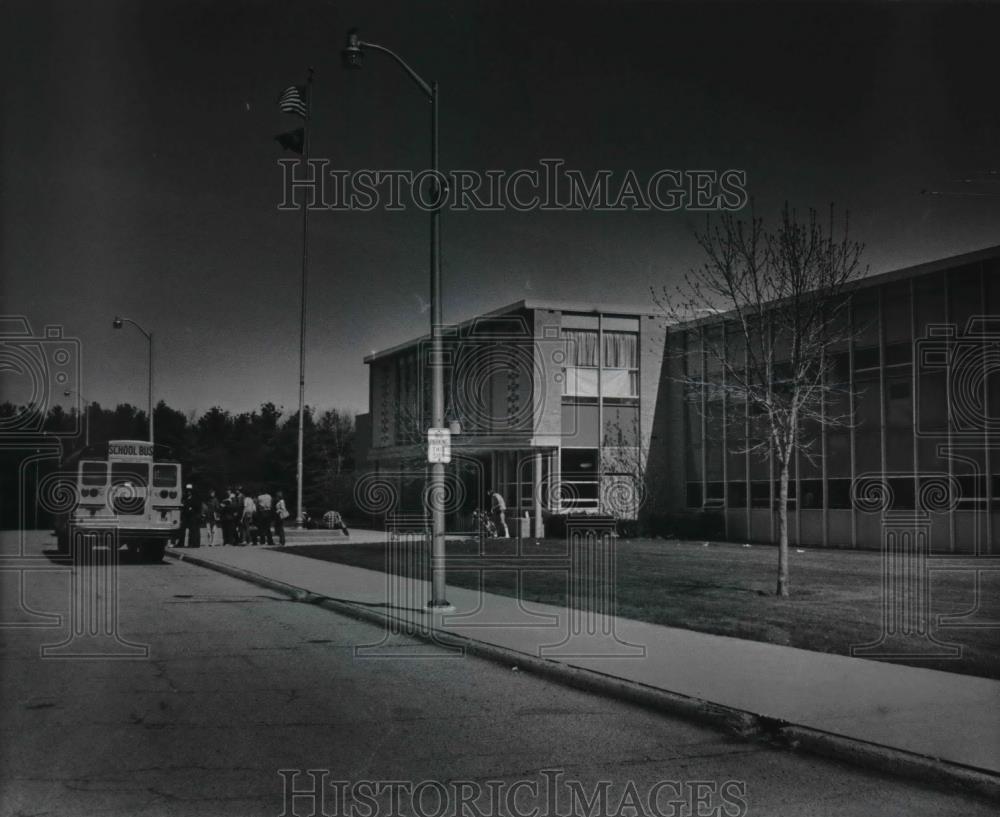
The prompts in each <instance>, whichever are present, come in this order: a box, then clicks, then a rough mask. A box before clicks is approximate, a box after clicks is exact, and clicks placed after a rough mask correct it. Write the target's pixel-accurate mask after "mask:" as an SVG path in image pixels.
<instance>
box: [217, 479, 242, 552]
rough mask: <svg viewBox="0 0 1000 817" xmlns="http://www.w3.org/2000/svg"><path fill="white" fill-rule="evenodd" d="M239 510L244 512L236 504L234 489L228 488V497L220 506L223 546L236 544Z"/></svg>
mask: <svg viewBox="0 0 1000 817" xmlns="http://www.w3.org/2000/svg"><path fill="white" fill-rule="evenodd" d="M238 510H242V508H238V506H237V504H236V494H235V493H233V489H232V488H227V489H226V496H225V498H224V499H223V500H222V502H221V504H220V506H219V516H220V524H221V527H222V544H224V545H235V544H236V518H237V516H238Z"/></svg>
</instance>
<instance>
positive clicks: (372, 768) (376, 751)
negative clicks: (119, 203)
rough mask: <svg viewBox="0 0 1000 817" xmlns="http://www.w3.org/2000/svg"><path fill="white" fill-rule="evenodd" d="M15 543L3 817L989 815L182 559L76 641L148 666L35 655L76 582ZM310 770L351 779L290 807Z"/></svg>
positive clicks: (83, 581) (9, 548)
mask: <svg viewBox="0 0 1000 817" xmlns="http://www.w3.org/2000/svg"><path fill="white" fill-rule="evenodd" d="M16 536H17V535H16V534H12V533H5V534H2V536H0V545H2V547H0V553H2V555H3V557H4V559H5V561H4V563H3V564H2V565H0V567H2V568H3V570H2V572H0V580H2V584H0V592H2V600H3V606H2V613H3V624H4V625H5V627H4V629H2V630H0V660H2V664H0V695H2V698H0V730H2V738H0V741H2V743H0V817H7V816H8V815H21V817H28V815H32V816H33V817H34V816H36V815H87V817H89V816H90V815H130V816H131V815H199V817H203V816H204V815H211V816H212V817H216V816H218V817H221V816H222V815H234V816H235V815H239V816H240V817H249V816H250V815H273V816H274V817H278V815H282V814H286V815H287V814H292V813H295V814H299V815H306V814H326V815H338V817H390V815H393V817H395V814H396V813H400V814H418V815H427V817H452V816H453V815H459V814H466V815H469V817H494V815H500V814H512V813H513V812H514V810H516V811H517V812H519V814H520V817H555V815H557V814H558V815H568V814H571V813H575V814H585V813H586V812H587V808H586V802H585V801H587V800H590V799H591V798H592V797H593V795H594V794H595V793H596V794H598V795H599V794H600V793H601V792H602V791H603V792H604V796H605V797H604V801H603V803H602V802H601V801H600V800H599V799H598V800H597V801H595V803H594V808H595V811H594V812H593V813H594V814H596V813H598V812H600V813H602V814H607V815H619V816H620V817H632V816H633V815H635V816H636V817H668V815H684V816H685V817H687V815H692V814H695V815H731V816H735V815H742V814H752V815H767V816H768V817H779V815H788V816H789V817H802V815H836V816H837V817H848V816H849V815H907V816H908V817H909V816H910V815H913V816H916V815H935V817H939V816H940V815H951V814H954V815H977V814H983V815H986V814H993V813H995V811H994V807H993V806H991V804H989V803H987V802H985V801H981V800H978V799H975V798H971V797H964V796H962V795H960V794H957V793H952V792H945V791H938V790H935V789H930V788H926V787H923V786H921V785H920V784H918V783H909V782H905V781H900V780H897V779H885V778H883V777H881V776H879V775H876V774H869V773H866V772H864V771H860V770H857V769H854V768H850V767H846V766H842V765H840V764H837V763H834V762H830V761H826V760H823V759H819V758H814V757H810V756H806V755H800V754H796V753H794V752H790V751H787V750H783V749H778V748H775V747H772V746H769V745H767V744H766V743H762V742H744V741H740V740H738V739H736V738H732V737H729V736H726V735H724V734H721V733H719V732H715V731H713V730H711V729H707V728H703V727H701V726H699V725H696V724H691V723H688V722H685V721H682V720H678V719H674V718H669V717H664V716H662V715H660V714H656V713H652V712H649V711H646V710H643V709H640V708H638V707H634V706H631V705H628V704H623V703H619V702H616V701H613V700H608V699H605V698H602V697H599V696H596V695H592V694H588V693H584V692H579V691H576V690H572V689H567V688H565V687H562V686H559V685H557V684H554V683H551V682H548V681H545V680H542V679H539V678H535V677H532V676H531V675H529V674H527V673H525V672H520V671H515V670H514V669H513V668H511V667H503V666H499V665H497V664H493V663H490V662H487V661H484V660H481V659H476V658H471V657H458V658H455V657H444V656H441V655H436V656H435V655H429V654H428V653H427V648H426V647H425V646H423V645H421V644H420V643H419V642H415V641H408V640H407V639H405V638H401V637H395V638H393V639H391V640H390V646H393V647H399V646H404V647H405V646H407V645H410V646H411V647H412V648H413V651H415V652H417V653H420V654H419V655H417V656H414V657H408V658H402V657H398V656H396V657H387V656H394V655H395V652H396V651H395V650H393V649H389V650H383V651H382V652H380V653H379V654H380V655H381V657H363V658H362V657H358V656H357V655H356V653H355V647H357V646H359V645H365V644H377V643H379V642H380V641H382V640H383V638H384V637H385V633H384V632H383V631H381V630H380V629H379V628H378V627H376V626H373V625H371V624H366V623H361V622H358V621H354V620H352V619H349V618H345V617H341V616H339V615H336V614H334V613H331V612H329V611H326V610H323V609H320V608H316V607H313V606H309V605H307V604H302V603H297V602H294V601H290V600H288V599H286V598H284V597H281V596H279V595H277V594H274V593H271V592H269V591H266V590H262V589H260V588H259V587H257V586H255V585H252V584H248V583H244V582H242V581H239V580H236V579H233V578H230V577H227V576H223V575H221V574H218V573H215V572H212V571H209V570H206V569H203V568H199V567H196V566H193V565H190V564H182V563H177V562H170V561H168V562H166V563H165V564H161V565H146V564H131V563H124V564H121V565H120V567H119V568H118V574H117V575H118V582H117V585H118V588H119V590H118V594H117V595H118V610H119V615H118V622H117V630H116V632H117V634H118V636H119V639H120V640H119V641H117V642H116V641H114V639H104V640H103V641H102V642H94V641H93V640H83V639H79V638H78V639H75V642H74V640H70V641H69V644H70V645H72V644H74V643H76V645H77V646H78V647H79V648H80V649H82V650H84V651H86V650H91V651H93V650H94V648H95V647H96V646H97V645H98V644H103V646H104V647H107V645H109V644H117V645H118V646H117V647H114V649H112V650H110V651H111V652H113V651H114V650H115V649H117V650H118V651H124V650H127V649H133V648H131V647H128V646H127V644H133V645H141V646H143V647H145V648H148V653H149V654H148V657H145V658H139V659H108V658H42V657H41V656H40V647H41V646H42V645H46V644H48V645H52V644H59V643H60V642H65V641H67V637H68V636H69V635H70V634H71V633H72V626H73V622H74V619H73V618H72V617H71V616H67V613H68V612H69V610H70V606H71V605H70V601H71V595H70V594H71V588H72V587H73V586H74V585H73V583H72V582H71V577H70V571H69V568H68V567H67V566H65V565H61V564H60V563H59V562H57V561H53V560H52V558H49V557H47V556H46V555H45V554H44V553H43V550H44V549H45V548H48V547H49V542H50V540H49V539H48V538H47V537H46V536H45V535H38V534H32V535H30V536H29V537H27V539H26V542H27V546H26V548H25V558H20V557H15V553H16V550H17V546H16ZM289 558H296V557H293V556H289ZM18 565H22V566H24V565H26V566H29V567H31V568H32V570H31V572H28V573H20V572H18V571H17V570H14V569H13V568H14V567H16V566H18ZM102 575H104V570H103V568H100V567H87V568H83V569H81V572H80V573H79V574H77V579H78V581H77V585H76V586H77V587H80V588H83V589H84V591H85V593H84V597H85V598H90V595H89V594H91V593H92V592H94V591H95V590H96V592H99V594H100V597H101V600H102V603H106V602H107V601H108V600H109V599H111V598H112V597H113V594H112V593H110V592H109V590H108V588H106V587H100V586H99V585H90V584H88V582H89V580H92V579H97V578H99V577H100V576H102ZM22 577H23V581H24V597H25V598H26V600H27V603H28V606H29V607H30V608H31V609H32V610H34V611H37V612H50V613H60V614H62V615H63V616H64V617H65V618H64V624H63V626H62V627H35V628H29V627H25V626H20V624H19V622H24V621H25V620H28V619H33V620H36V621H37V620H38V617H37V616H35V615H32V614H30V613H29V612H26V611H25V610H24V609H23V608H21V607H19V605H18V599H19V596H20V595H21V593H20V591H19V589H18V582H19V581H20V580H21V579H22ZM102 616H103V608H102V612H101V613H100V614H99V615H98V618H97V619H96V620H98V621H102V622H104V621H111V620H112V619H111V618H110V617H102ZM80 620H81V619H79V618H77V619H76V621H77V623H79V621H80ZM123 642H124V643H125V645H124V646H123ZM62 649H63V650H64V651H65V650H67V649H71V648H70V647H66V646H64V647H63V648H62ZM307 769H312V770H320V771H318V772H316V773H315V774H314V775H313V776H312V777H310V776H309V775H307V774H304V773H303V774H301V775H299V776H298V777H297V778H295V779H294V781H293V780H292V772H291V770H303V771H304V770H307ZM281 770H285V772H284V774H282V772H281ZM544 770H549V771H544ZM324 774H326V777H325V778H324V777H323V775H324ZM316 780H319V781H321V782H323V781H325V782H326V783H327V784H329V783H330V782H331V781H335V780H338V781H348V783H346V784H344V785H341V784H338V785H337V786H332V785H327V786H326V787H325V788H324V789H323V791H324V792H325V795H324V799H323V800H322V801H321V800H320V799H319V797H312V796H304V797H298V798H296V799H295V800H290V799H289V798H288V792H289V790H290V788H291V786H292V785H293V784H294V786H295V787H296V788H298V789H300V790H302V789H307V790H308V789H310V788H311V787H312V785H313V782H314V781H316ZM379 781H399V782H398V783H396V784H395V785H392V786H390V785H389V784H388V783H387V782H383V783H381V784H380V783H379ZM435 781H437V782H435ZM519 781H520V782H519ZM602 781H604V782H602ZM380 785H381V788H379V787H380ZM321 788H322V787H321ZM463 797H464V798H465V804H464V806H463V805H462V803H461V802H460V801H461V799H462V798H463ZM393 800H395V802H393ZM623 801H624V802H623ZM994 805H995V804H994ZM623 806H624V807H623ZM633 806H637V808H633ZM293 809H294V811H293Z"/></svg>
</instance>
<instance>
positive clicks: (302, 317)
mask: <svg viewBox="0 0 1000 817" xmlns="http://www.w3.org/2000/svg"><path fill="white" fill-rule="evenodd" d="M312 81H313V69H312V68H310V69H309V77H308V79H307V80H306V98H305V108H306V116H305V124H304V125H303V127H302V162H301V165H302V169H303V170H304V171H305V173H304V174H303V175H302V178H303V179H305V178H307V176H308V173H309V120H310V119H312ZM308 213H309V202H308V200H307V199H305V198H304V199H303V200H302V287H301V301H300V304H299V446H298V459H297V462H296V483H297V491H296V494H297V496H298V509H297V511H296V516H295V523H296V525H298V527H300V528H301V527H302V524H303V522H304V521H305V512H304V507H303V503H302V442H303V438H304V435H305V408H306V406H305V401H306V271H307V270H308V267H309V220H308Z"/></svg>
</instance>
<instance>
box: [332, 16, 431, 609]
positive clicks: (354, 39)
mask: <svg viewBox="0 0 1000 817" xmlns="http://www.w3.org/2000/svg"><path fill="white" fill-rule="evenodd" d="M366 49H371V50H373V51H381V52H382V53H383V54H387V55H388V56H390V57H391V58H392V59H393V60H394V61H395V62H396V64H397V65H398V66H399V67H400V68H402V69H403V71H405V72H406V74H407V75H408V76H409V77H410V79H412V80H413V81H414V83H415V84H416V85H417V87H418V88H419V89H420V90H421V91H422V92H423V94H424V96H426V97H427V99H428V101H429V102H430V104H431V175H432V177H433V179H434V181H433V184H434V192H435V194H436V195H435V200H434V207H433V208H432V209H431V257H430V261H431V293H430V294H431V424H432V425H433V427H434V428H444V372H443V371H442V362H443V353H444V350H443V348H442V339H441V207H442V205H443V203H444V192H445V190H444V188H443V186H442V181H441V173H440V169H439V167H438V98H439V94H438V84H437V82H432V83H430V84H428V83H427V82H425V81H424V80H423V79H422V78H421V77H420V75H419V74H417V72H416V71H414V70H413V69H412V68H411V67H410V66H409V65H407V63H406V61H405V60H404V59H403V58H402V57H400V56H399V55H398V54H396V53H395V52H394V51H391V50H390V49H388V48H386V47H385V46H382V45H378V44H377V43H370V42H365V41H364V40H361V39H360V38H359V37H358V33H357V31H356V30H353V31H350V32H349V33H348V35H347V47H346V48H345V49H344V50H343V57H344V64H345V65H346V66H347V67H348V68H361V66H362V61H363V57H364V52H365V50H366ZM428 497H429V501H430V505H431V536H432V540H431V541H432V545H431V601H430V603H429V604H428V606H429V607H439V608H449V607H451V605H450V604H449V603H448V601H447V600H446V598H445V540H444V501H445V485H444V463H443V462H432V463H430V486H429V490H428Z"/></svg>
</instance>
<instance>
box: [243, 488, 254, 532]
mask: <svg viewBox="0 0 1000 817" xmlns="http://www.w3.org/2000/svg"><path fill="white" fill-rule="evenodd" d="M256 512H257V503H255V502H254V501H253V497H252V496H250V492H249V491H247V493H246V495H245V496H244V497H243V535H244V537H245V538H246V543H247V544H248V545H256V544H257V542H256V536H255V534H256V525H255V524H254V521H255V520H254V515H255V514H256Z"/></svg>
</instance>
